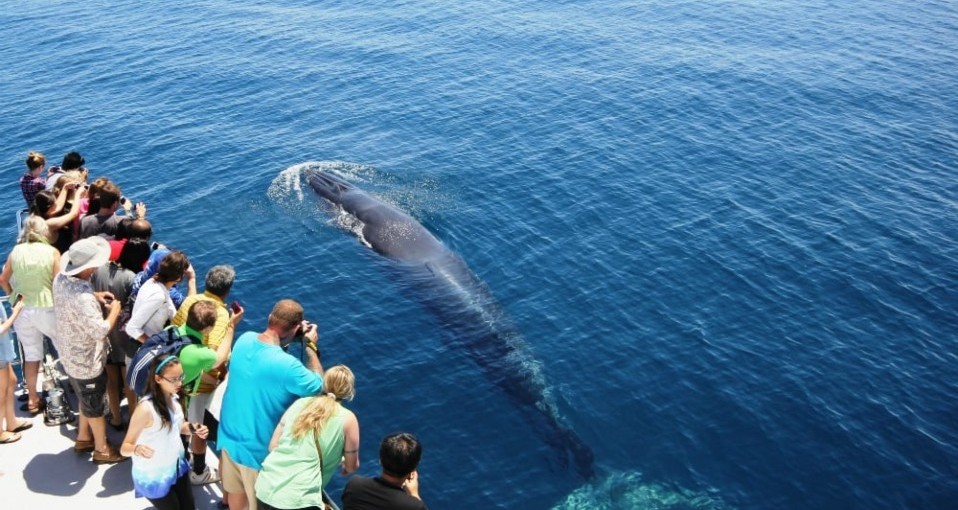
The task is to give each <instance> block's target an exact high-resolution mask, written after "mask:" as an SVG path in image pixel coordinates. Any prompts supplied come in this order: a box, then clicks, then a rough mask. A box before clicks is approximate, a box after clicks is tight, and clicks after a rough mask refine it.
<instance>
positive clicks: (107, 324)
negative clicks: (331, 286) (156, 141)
mask: <svg viewBox="0 0 958 510" xmlns="http://www.w3.org/2000/svg"><path fill="white" fill-rule="evenodd" d="M26 166H27V171H26V173H24V174H23V176H22V177H21V178H20V188H21V191H22V193H23V198H24V200H25V202H26V207H27V210H28V211H29V215H28V216H27V217H26V219H25V220H24V221H23V222H22V223H23V225H22V228H21V231H20V233H19V237H18V239H17V244H16V245H15V246H14V247H13V248H12V250H11V251H10V253H9V255H8V257H7V260H6V263H5V264H4V266H3V270H2V272H0V288H2V289H3V291H4V292H6V293H7V295H8V296H9V297H10V303H11V305H12V308H11V314H10V317H9V319H8V320H6V321H5V322H3V323H2V324H0V335H2V334H3V333H5V332H6V331H7V330H9V329H10V328H11V326H12V328H13V330H14V331H15V333H16V338H17V341H18V342H19V345H20V349H21V352H22V362H23V363H22V367H23V378H24V381H25V385H26V391H25V396H26V399H25V402H24V404H23V406H22V407H21V411H24V412H26V413H27V414H28V415H32V416H35V415H39V414H42V413H44V411H45V407H46V405H47V404H46V401H45V400H44V398H43V395H42V392H40V391H38V379H39V371H40V364H41V361H42V360H43V359H44V356H45V353H46V352H47V351H50V352H52V353H53V354H54V356H55V357H57V358H58V359H59V362H60V365H61V367H62V370H63V372H64V373H65V375H66V376H67V378H68V381H69V386H70V388H72V391H73V393H74V394H75V395H76V397H77V401H78V407H79V413H78V415H79V419H78V420H77V430H76V439H75V443H74V446H73V449H74V451H75V452H76V453H77V454H79V455H86V454H90V456H91V458H92V462H94V463H98V464H113V463H118V462H122V461H124V460H127V459H132V462H131V473H132V480H133V489H134V493H135V495H136V497H145V498H147V499H148V500H149V501H150V502H151V503H152V504H153V505H154V506H155V507H156V508H158V509H164V510H165V509H192V508H195V505H194V500H193V493H192V490H193V489H192V486H194V485H203V484H209V483H216V482H220V483H222V487H223V493H224V503H223V505H228V507H229V508H230V509H231V510H242V509H247V508H249V509H251V510H256V509H257V508H261V509H264V510H270V509H274V508H275V509H301V508H302V509H305V508H317V509H323V508H325V507H326V502H325V501H324V493H323V488H324V487H325V486H326V484H327V483H329V481H330V479H331V478H332V477H333V475H334V474H336V472H337V471H338V472H340V473H341V474H342V475H343V476H347V475H350V474H352V473H354V472H355V471H356V470H357V469H358V468H359V445H360V441H359V421H358V419H357V417H356V415H355V414H354V413H353V412H352V411H350V410H349V409H348V408H346V407H345V406H344V405H343V404H344V403H346V402H349V401H351V400H352V399H353V397H354V396H355V393H356V390H355V376H354V374H353V372H352V371H351V370H350V369H349V367H346V366H344V365H337V366H333V367H329V368H327V369H325V370H324V368H323V365H322V358H321V355H320V349H319V343H318V342H319V335H318V328H317V325H316V324H313V323H310V322H308V321H306V320H305V319H304V310H303V307H302V306H301V305H300V304H299V303H298V302H297V301H295V300H292V299H282V300H279V301H278V302H277V303H276V304H275V306H273V308H272V310H271V312H270V314H269V316H268V319H267V324H266V325H265V328H264V329H262V331H258V330H252V331H246V332H242V333H237V329H238V328H239V326H240V323H241V321H242V318H243V316H244V313H245V310H244V308H243V306H242V305H240V304H239V303H238V302H236V301H233V302H232V303H230V304H227V302H228V301H229V295H230V292H231V290H232V286H233V282H234V280H235V277H236V273H235V270H234V269H233V268H232V267H231V266H229V265H225V264H224V265H216V266H213V267H212V268H211V269H210V270H209V271H208V272H207V273H206V277H205V285H204V288H203V292H198V289H197V285H196V272H195V270H194V267H193V264H192V263H191V262H190V260H189V258H188V257H187V255H186V254H185V253H183V252H182V251H180V250H175V249H170V248H167V247H165V246H163V245H161V244H158V243H156V242H153V240H152V235H153V229H152V225H151V224H150V221H149V220H148V219H147V207H146V205H145V204H143V203H137V204H135V205H134V204H133V203H132V201H130V200H129V199H127V198H126V197H125V196H124V195H123V194H122V192H121V190H120V187H119V186H118V185H117V184H116V183H115V182H114V181H113V180H111V179H109V178H107V177H99V178H97V179H95V180H93V181H92V182H89V183H88V179H89V172H88V170H87V168H86V162H85V161H84V158H83V157H82V156H81V155H80V154H79V153H77V152H70V153H68V154H67V155H66V156H64V158H63V160H62V162H61V164H60V165H54V166H50V167H49V168H47V166H46V159H45V157H44V156H43V154H40V153H37V152H30V153H29V154H28V156H27V159H26ZM121 210H122V213H121ZM184 281H185V285H184V284H183V283H184ZM184 287H185V288H184ZM4 338H7V339H8V340H7V341H2V342H0V425H3V428H2V432H0V444H6V443H14V442H16V441H17V440H19V439H20V438H21V437H22V436H21V435H22V434H23V433H26V431H27V430H28V429H29V428H30V427H31V426H32V424H33V423H32V421H31V420H24V419H21V418H19V417H18V416H17V414H16V409H15V401H16V396H15V393H14V391H15V388H16V386H17V377H16V375H15V373H14V371H13V368H12V362H13V360H14V359H15V346H14V345H13V342H12V340H9V335H8V336H6V337H4ZM45 339H49V342H45ZM124 399H125V400H126V403H127V409H128V416H129V419H128V420H125V419H124V417H123V413H122V406H121V404H122V401H123V400H124ZM107 426H110V427H113V428H114V429H116V430H118V431H125V438H124V439H123V442H122V444H121V445H120V446H119V448H117V447H116V446H114V445H111V444H110V443H109V441H108V439H107V434H106V428H107ZM208 454H212V455H218V457H219V462H218V464H219V474H217V473H216V472H215V471H214V470H212V469H211V468H210V466H209V464H208V463H207V455H208ZM421 456H422V446H421V444H420V443H419V441H418V440H417V439H416V438H415V436H413V435H412V434H409V433H403V432H400V433H395V434H390V435H389V436H387V437H385V438H384V439H383V440H382V442H381V444H380V448H379V459H380V464H381V467H382V469H381V473H380V474H379V476H377V477H373V478H366V477H363V476H359V475H353V476H352V477H351V478H349V480H348V481H347V483H346V487H345V489H344V491H343V495H342V501H343V508H344V509H345V510H370V509H423V508H425V505H424V504H423V502H422V499H421V498H420V496H419V477H418V473H417V467H418V464H419V460H420V458H421Z"/></svg>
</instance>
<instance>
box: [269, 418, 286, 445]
mask: <svg viewBox="0 0 958 510" xmlns="http://www.w3.org/2000/svg"><path fill="white" fill-rule="evenodd" d="M282 435H283V420H280V421H279V424H277V425H276V429H275V430H273V437H271V438H270V439H269V451H273V450H275V449H276V447H277V446H279V438H280V436H282Z"/></svg>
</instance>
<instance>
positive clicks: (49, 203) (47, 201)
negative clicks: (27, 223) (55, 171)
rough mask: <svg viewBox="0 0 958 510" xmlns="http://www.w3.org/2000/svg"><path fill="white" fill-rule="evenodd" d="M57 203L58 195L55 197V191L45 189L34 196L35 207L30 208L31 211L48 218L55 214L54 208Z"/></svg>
mask: <svg viewBox="0 0 958 510" xmlns="http://www.w3.org/2000/svg"><path fill="white" fill-rule="evenodd" d="M56 205H57V197H55V196H54V195H53V193H51V192H49V191H47V190H43V191H41V192H39V193H37V194H36V196H35V197H33V207H31V208H30V212H31V213H32V214H35V215H37V216H39V217H41V218H43V219H47V218H49V217H50V216H52V215H53V209H54V208H55V207H56Z"/></svg>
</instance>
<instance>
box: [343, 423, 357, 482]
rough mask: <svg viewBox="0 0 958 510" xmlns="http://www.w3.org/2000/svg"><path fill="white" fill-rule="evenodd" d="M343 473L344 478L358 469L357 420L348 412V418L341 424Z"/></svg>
mask: <svg viewBox="0 0 958 510" xmlns="http://www.w3.org/2000/svg"><path fill="white" fill-rule="evenodd" d="M343 436H344V437H345V441H344V442H343V471H342V475H343V476H346V475H348V474H350V473H352V472H355V471H356V470H357V469H359V420H357V419H356V415H355V414H353V413H352V411H350V412H349V416H347V417H346V420H345V421H344V423H343Z"/></svg>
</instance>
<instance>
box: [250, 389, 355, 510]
mask: <svg viewBox="0 0 958 510" xmlns="http://www.w3.org/2000/svg"><path fill="white" fill-rule="evenodd" d="M315 398H318V397H305V398H301V399H299V400H297V401H296V402H293V405H291V406H289V409H287V410H286V413H285V414H283V419H282V423H283V433H282V435H280V438H279V444H278V445H277V446H276V449H274V450H273V451H272V452H270V453H269V455H267V456H266V460H264V461H263V467H262V468H261V469H260V471H259V476H258V477H257V478H256V497H257V498H259V499H260V500H262V501H263V502H264V503H266V504H268V505H270V506H272V507H275V508H303V507H308V506H317V507H319V508H323V487H325V486H326V484H327V483H329V480H330V479H332V477H333V474H335V473H336V471H337V470H338V469H339V463H340V461H341V460H342V457H343V445H344V444H345V442H346V440H345V437H344V436H343V422H344V421H345V419H346V416H348V412H347V411H346V408H344V407H343V406H342V405H340V404H337V405H336V410H335V411H334V412H333V416H331V417H330V418H329V421H327V422H326V424H325V425H323V429H322V430H321V431H319V445H320V448H322V450H323V471H322V473H320V471H319V453H318V452H317V451H316V441H315V439H314V437H316V436H314V435H313V433H311V432H310V433H307V434H305V435H303V437H301V438H299V439H295V438H293V423H294V422H295V421H296V417H297V416H299V413H300V412H302V411H303V409H304V408H305V407H306V406H307V405H308V404H309V403H310V402H312V401H313V399H315Z"/></svg>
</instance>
